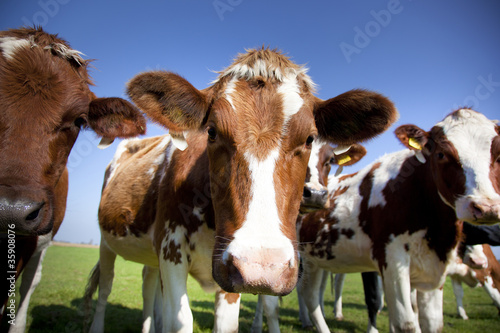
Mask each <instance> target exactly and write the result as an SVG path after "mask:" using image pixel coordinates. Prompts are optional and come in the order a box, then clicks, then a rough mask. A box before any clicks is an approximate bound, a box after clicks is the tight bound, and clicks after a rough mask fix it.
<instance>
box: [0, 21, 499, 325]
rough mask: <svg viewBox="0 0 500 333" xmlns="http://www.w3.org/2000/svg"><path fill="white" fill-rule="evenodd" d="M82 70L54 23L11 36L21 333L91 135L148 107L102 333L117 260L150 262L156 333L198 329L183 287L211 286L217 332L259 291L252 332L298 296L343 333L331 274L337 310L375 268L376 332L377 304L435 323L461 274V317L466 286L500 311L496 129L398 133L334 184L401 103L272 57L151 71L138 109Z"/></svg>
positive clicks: (136, 92)
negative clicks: (97, 87)
mask: <svg viewBox="0 0 500 333" xmlns="http://www.w3.org/2000/svg"><path fill="white" fill-rule="evenodd" d="M87 65H88V62H87V61H86V60H84V59H83V58H82V57H81V55H80V52H78V51H75V50H73V49H71V48H70V46H69V45H68V44H67V43H66V42H65V41H63V40H61V39H59V38H58V37H57V36H54V35H49V34H47V33H45V32H44V31H42V30H41V29H40V28H36V29H31V28H21V29H17V30H8V31H3V32H0V108H1V112H0V156H2V158H1V159H0V244H1V247H2V253H11V252H12V253H13V254H14V253H15V259H14V258H13V260H12V261H7V260H5V263H2V267H4V268H3V269H2V273H1V275H0V279H1V282H0V288H2V290H3V293H4V294H3V299H2V305H3V308H2V310H3V311H2V313H3V314H4V319H5V320H8V317H7V315H8V311H7V308H8V305H9V297H8V296H9V295H8V294H9V293H8V291H9V280H8V278H9V274H14V275H15V278H16V279H17V278H18V277H19V275H20V274H21V272H23V276H22V284H21V288H20V294H21V299H22V301H21V304H20V305H19V307H18V309H17V310H16V311H17V313H16V318H17V319H16V325H15V326H11V327H10V330H11V331H12V332H23V331H24V328H25V325H24V324H25V321H26V316H27V310H28V304H29V300H30V296H31V294H32V293H33V291H34V289H35V288H36V286H37V284H38V283H39V281H40V278H41V263H42V260H43V257H44V254H45V252H46V250H47V248H48V246H49V244H50V241H51V239H52V238H53V236H54V235H55V234H56V232H57V230H58V228H59V226H60V224H61V222H62V220H63V217H64V212H65V207H66V196H67V190H68V172H67V169H66V162H67V159H68V155H69V153H70V151H71V148H72V146H73V144H74V142H75V140H76V138H77V136H78V133H79V131H80V130H82V129H84V128H87V129H91V130H93V131H94V132H95V133H96V134H97V135H98V136H100V137H102V141H101V143H102V145H103V146H105V145H109V144H110V143H111V142H112V141H113V140H114V139H115V138H131V137H135V136H138V135H141V134H144V133H145V130H146V120H145V117H144V115H143V113H144V114H145V115H146V116H147V117H149V119H151V120H153V121H154V122H157V123H159V124H160V125H162V126H164V127H165V128H166V129H168V130H169V134H166V135H163V136H160V137H152V138H145V139H128V140H123V141H122V142H121V143H120V144H119V146H118V148H117V151H116V153H115V155H114V157H113V160H112V161H111V163H110V164H109V166H108V167H107V169H106V171H105V178H104V184H103V187H102V193H101V202H100V205H99V212H98V217H99V226H100V230H101V242H100V259H99V261H98V262H97V264H96V266H95V267H94V269H93V271H92V273H91V276H90V278H89V283H88V286H87V290H86V293H85V296H84V298H85V300H86V302H87V303H88V304H92V296H93V294H94V292H95V291H96V290H97V289H99V293H98V300H97V305H96V308H95V314H94V317H93V321H92V325H91V327H90V331H91V332H103V331H104V325H105V308H106V302H107V298H108V296H109V294H110V293H111V287H112V282H113V276H114V272H113V271H114V261H115V258H116V256H117V255H119V256H121V257H123V258H125V259H127V260H132V261H135V262H138V263H141V264H143V265H144V269H143V301H144V304H143V305H144V306H143V324H142V331H143V332H155V331H156V332H158V331H163V332H191V331H192V330H193V315H192V312H191V310H190V307H189V300H188V295H187V287H186V282H187V277H188V275H191V276H192V277H194V278H195V279H196V280H197V281H198V282H199V283H200V285H201V286H202V287H203V288H204V289H205V290H206V291H210V292H215V293H216V301H215V309H214V318H215V320H214V332H235V331H238V315H239V307H240V293H253V294H259V306H258V309H257V315H256V322H255V325H254V329H255V330H256V331H259V329H260V327H259V326H261V323H262V312H264V313H265V314H266V316H267V320H268V326H269V330H270V331H271V332H279V323H278V305H279V302H278V296H281V295H286V294H289V293H290V292H291V291H292V290H293V289H295V287H297V292H298V295H299V301H300V304H301V307H300V317H301V320H302V323H303V325H312V324H311V322H310V320H309V318H310V319H312V322H313V324H314V325H315V326H316V328H317V330H318V331H319V332H329V328H328V326H327V324H326V322H325V319H324V315H323V312H322V295H323V289H324V287H322V285H324V283H322V282H324V280H325V277H326V276H327V272H333V273H339V275H338V276H337V280H338V283H337V289H339V290H338V297H337V299H338V302H336V305H337V306H336V311H337V313H336V316H337V317H339V318H340V317H341V316H342V313H341V311H342V310H341V298H340V297H339V295H340V291H341V285H342V278H340V277H341V276H342V275H340V273H342V274H344V273H354V272H362V273H363V284H364V287H365V295H366V304H367V308H368V311H369V318H370V321H369V324H368V331H369V332H376V331H377V328H376V315H377V312H378V311H379V309H380V306H381V304H383V300H382V292H383V293H384V297H385V301H386V303H387V309H388V313H389V322H390V329H391V331H392V332H420V331H422V332H439V331H441V330H442V325H443V311H442V304H443V295H442V286H443V284H444V280H445V278H446V276H447V275H449V276H451V277H452V281H453V287H454V291H455V293H456V296H457V306H458V312H459V314H460V315H461V316H462V318H464V319H465V318H467V315H466V313H465V310H464V309H463V307H462V306H461V295H463V292H462V294H461V282H465V283H467V284H468V285H477V284H481V285H482V286H484V288H485V290H487V292H488V294H489V295H490V296H491V298H492V299H493V301H494V302H495V305H496V306H497V307H498V308H499V309H500V293H499V290H500V265H499V263H498V261H497V260H496V259H495V258H494V256H493V254H492V253H491V249H489V246H488V245H487V244H485V243H490V244H492V245H500V240H499V232H498V230H497V229H498V227H497V226H496V225H495V224H497V223H500V135H499V134H500V127H499V126H498V125H497V124H496V122H495V121H492V120H489V119H487V118H486V117H485V116H484V115H482V114H480V113H478V112H476V111H473V110H471V109H459V110H456V111H454V112H452V113H451V114H449V115H448V116H447V117H445V118H444V119H443V120H442V121H441V122H439V123H437V124H436V125H435V126H434V127H432V128H431V129H430V130H429V131H426V130H424V129H421V128H419V127H417V126H415V125H403V126H399V127H398V128H397V129H396V131H395V133H396V137H397V138H398V139H399V140H400V141H401V143H402V144H403V145H404V146H406V148H407V149H405V150H403V151H399V152H395V153H392V154H387V155H385V156H383V157H381V158H380V159H378V160H377V161H375V162H373V163H371V164H370V165H368V166H366V167H365V168H363V169H362V170H361V171H359V172H357V173H354V174H351V175H340V172H337V173H335V175H331V176H329V174H330V168H331V167H332V165H338V166H339V169H341V168H342V166H345V165H350V164H353V163H355V162H357V161H358V160H359V159H361V158H362V157H363V156H364V155H365V153H366V150H365V149H364V148H363V147H362V146H360V145H359V143H361V142H363V141H366V140H369V139H372V138H374V137H376V136H377V135H378V134H380V133H382V132H384V131H385V130H387V129H388V128H389V127H390V126H391V125H392V124H393V123H394V122H395V121H396V120H397V118H398V112H397V110H396V108H395V106H394V105H393V103H392V102H391V101H390V100H389V99H387V98H386V97H384V96H382V95H380V94H378V93H376V92H371V91H367V90H351V91H348V92H346V93H343V94H341V95H339V96H335V97H332V98H330V99H328V100H321V99H319V98H318V97H316V96H315V95H314V93H315V84H314V83H313V82H312V80H311V79H310V77H309V76H308V75H307V73H306V72H307V70H306V69H305V68H304V67H301V66H298V65H296V64H294V63H293V62H291V61H290V59H289V58H288V57H286V56H284V55H283V54H282V53H280V52H278V51H275V50H270V49H266V48H262V49H256V50H250V51H247V52H246V53H245V54H241V55H239V56H238V57H237V58H236V59H235V61H234V62H233V63H232V64H231V65H230V66H229V67H227V68H226V69H224V70H223V71H221V72H220V73H219V76H218V78H217V79H216V80H215V81H214V82H212V84H211V86H209V87H208V88H205V89H203V90H198V89H196V88H195V87H193V86H192V85H191V84H190V83H189V82H188V81H187V80H185V79H184V78H182V77H181V76H179V75H177V74H174V73H171V72H166V71H151V72H146V73H142V74H139V75H137V76H135V77H134V78H133V79H132V80H131V81H130V82H129V83H128V85H127V93H128V96H129V97H130V99H131V101H132V102H133V103H134V104H135V105H134V104H132V103H130V102H128V101H125V100H123V99H121V98H98V97H96V96H95V95H94V94H93V93H92V92H91V91H90V89H89V86H90V85H91V84H92V82H91V79H90V77H89V74H88V72H87ZM139 110H140V111H139ZM26 133H29V135H27V134H26ZM339 171H340V170H339ZM96 195H97V194H96ZM473 225H477V226H473ZM499 230H500V229H499ZM10 233H15V252H14V251H11V252H8V251H9V249H10V248H9V244H10V243H9V234H10ZM483 244H484V245H483ZM138 329H139V327H138Z"/></svg>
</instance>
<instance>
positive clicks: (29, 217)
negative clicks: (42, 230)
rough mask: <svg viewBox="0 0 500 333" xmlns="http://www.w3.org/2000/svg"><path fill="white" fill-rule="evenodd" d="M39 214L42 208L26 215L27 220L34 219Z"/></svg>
mask: <svg viewBox="0 0 500 333" xmlns="http://www.w3.org/2000/svg"><path fill="white" fill-rule="evenodd" d="M38 214H40V209H37V210H35V211H33V212H31V213H29V214H28V216H26V221H33V220H34V219H36V218H37V217H38Z"/></svg>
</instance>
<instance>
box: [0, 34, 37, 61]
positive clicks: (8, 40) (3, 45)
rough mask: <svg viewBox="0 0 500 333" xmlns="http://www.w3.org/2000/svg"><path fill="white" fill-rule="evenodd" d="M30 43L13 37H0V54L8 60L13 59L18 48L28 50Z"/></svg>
mask: <svg viewBox="0 0 500 333" xmlns="http://www.w3.org/2000/svg"><path fill="white" fill-rule="evenodd" d="M30 46H31V42H30V41H29V40H27V39H19V38H15V37H0V49H1V50H2V54H3V56H4V57H5V58H7V59H8V60H12V59H14V55H15V53H16V52H17V50H18V49H20V48H28V47H30Z"/></svg>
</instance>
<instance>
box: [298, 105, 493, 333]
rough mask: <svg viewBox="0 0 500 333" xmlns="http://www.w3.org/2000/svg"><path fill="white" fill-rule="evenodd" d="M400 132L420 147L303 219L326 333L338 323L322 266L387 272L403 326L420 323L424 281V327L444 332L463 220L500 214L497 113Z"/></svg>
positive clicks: (311, 294) (391, 157)
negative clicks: (448, 281)
mask: <svg viewBox="0 0 500 333" xmlns="http://www.w3.org/2000/svg"><path fill="white" fill-rule="evenodd" d="M478 133H481V134H478ZM396 134H397V136H398V138H399V139H400V140H401V141H402V142H403V143H404V144H405V145H406V146H407V147H408V148H410V151H401V152H397V153H393V154H388V155H386V156H384V157H382V158H380V159H379V160H378V161H376V162H375V163H373V164H371V165H369V166H367V167H366V168H364V169H363V170H361V171H360V172H358V173H356V174H353V175H349V176H345V177H343V178H340V179H339V182H338V183H337V184H336V185H335V186H334V188H332V189H331V195H332V199H331V204H332V208H330V209H328V210H323V211H319V212H316V213H311V214H308V215H306V216H304V218H303V219H302V221H301V223H299V225H298V228H299V231H298V234H299V237H300V244H301V251H302V258H304V261H305V263H306V264H305V272H307V276H306V277H305V279H304V284H303V285H302V286H301V288H300V289H301V291H300V292H302V293H303V294H304V295H308V298H306V300H308V308H309V311H310V312H311V313H312V314H313V320H314V322H315V324H316V326H317V327H318V329H319V330H320V331H328V327H327V326H326V323H325V322H324V318H323V316H322V315H321V310H320V308H319V302H318V297H317V294H318V293H317V290H318V287H319V283H320V281H321V274H320V271H321V269H325V270H329V271H332V272H335V273H337V272H338V273H351V272H363V271H373V270H378V271H379V272H380V273H381V276H382V279H383V284H384V289H385V295H386V301H387V306H388V310H389V319H390V325H391V331H395V332H399V331H405V332H406V331H408V332H413V331H416V330H418V320H417V318H416V317H415V314H414V312H413V309H412V302H411V297H410V290H411V289H412V288H415V289H417V290H418V308H419V318H418V319H419V321H420V326H421V328H422V330H423V331H439V330H440V329H441V328H442V327H441V326H442V301H441V302H439V299H441V295H440V293H442V290H440V289H439V288H440V287H441V286H442V284H443V282H444V279H445V276H446V274H445V273H446V268H447V266H448V264H449V263H450V262H451V261H452V260H454V256H455V249H456V247H457V245H458V241H459V237H460V226H459V223H458V222H457V220H458V219H462V220H465V221H468V222H471V223H475V224H494V223H498V222H499V221H500V195H499V192H500V191H499V188H500V186H499V185H500V184H499V179H500V178H499V177H498V175H499V172H500V169H499V165H498V164H499V163H498V155H499V153H500V146H499V143H500V138H499V136H498V127H497V126H496V125H495V124H494V123H493V122H492V121H489V120H488V119H486V118H485V117H484V116H483V115H481V114H479V113H477V112H475V111H472V110H468V109H462V110H458V111H456V112H454V113H452V114H451V115H449V116H448V117H446V118H445V119H444V120H443V121H442V122H440V123H438V124H437V125H436V126H435V127H434V128H433V129H432V130H431V131H430V132H425V131H423V130H421V129H419V128H418V127H416V126H413V125H405V126H401V127H400V128H398V129H397V130H396ZM471 152H474V153H471ZM474 154H475V155H474ZM429 267H432V270H429ZM436 288H438V289H436ZM435 300H437V301H435ZM432 306H437V307H434V308H432Z"/></svg>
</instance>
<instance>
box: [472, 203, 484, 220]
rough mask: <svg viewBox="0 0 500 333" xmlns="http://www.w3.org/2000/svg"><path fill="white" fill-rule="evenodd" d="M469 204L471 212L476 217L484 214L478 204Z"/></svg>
mask: <svg viewBox="0 0 500 333" xmlns="http://www.w3.org/2000/svg"><path fill="white" fill-rule="evenodd" d="M470 206H471V209H472V213H473V215H474V217H475V218H476V219H477V218H479V217H481V216H483V214H484V212H483V209H482V208H481V207H480V206H479V205H477V204H476V203H474V202H473V203H471V204H470Z"/></svg>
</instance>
